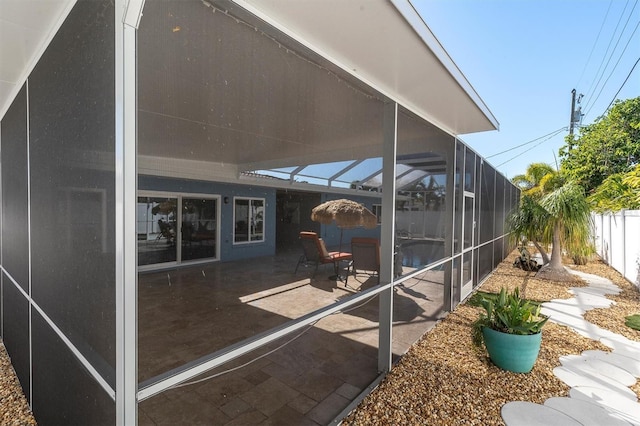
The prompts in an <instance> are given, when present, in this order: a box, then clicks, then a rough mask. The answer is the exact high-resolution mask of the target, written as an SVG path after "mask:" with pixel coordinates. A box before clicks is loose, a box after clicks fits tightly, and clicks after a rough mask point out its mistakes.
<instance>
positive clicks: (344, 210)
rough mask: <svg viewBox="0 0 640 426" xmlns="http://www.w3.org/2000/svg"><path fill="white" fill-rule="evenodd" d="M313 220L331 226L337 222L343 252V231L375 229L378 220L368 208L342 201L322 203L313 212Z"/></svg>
mask: <svg viewBox="0 0 640 426" xmlns="http://www.w3.org/2000/svg"><path fill="white" fill-rule="evenodd" d="M311 220H313V221H315V222H320V223H322V224H324V225H329V224H331V223H332V222H334V221H335V223H336V225H337V226H338V227H339V228H340V249H339V251H342V230H343V229H344V228H347V229H350V228H356V227H358V226H363V227H365V228H369V229H371V228H375V227H376V226H377V225H378V218H377V217H376V215H375V214H373V213H372V212H371V210H369V209H368V208H366V207H365V206H363V205H362V204H360V203H356V202H355V201H351V200H346V199H344V198H343V199H340V200H331V201H327V202H325V203H322V204H320V205H318V206H316V207H314V208H313V209H312V210H311Z"/></svg>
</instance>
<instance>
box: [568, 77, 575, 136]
mask: <svg viewBox="0 0 640 426" xmlns="http://www.w3.org/2000/svg"><path fill="white" fill-rule="evenodd" d="M575 112H576V89H573V90H572V91H571V116H570V118H569V134H570V135H571V136H573V125H574V123H575V121H574V118H575Z"/></svg>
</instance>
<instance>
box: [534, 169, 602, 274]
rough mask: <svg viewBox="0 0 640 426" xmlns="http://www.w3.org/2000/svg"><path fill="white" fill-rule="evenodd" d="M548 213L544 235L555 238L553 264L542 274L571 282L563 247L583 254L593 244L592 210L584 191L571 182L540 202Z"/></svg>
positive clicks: (541, 271) (550, 263)
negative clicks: (583, 249)
mask: <svg viewBox="0 0 640 426" xmlns="http://www.w3.org/2000/svg"><path fill="white" fill-rule="evenodd" d="M540 206H541V207H542V208H543V209H544V210H545V211H546V213H547V215H548V216H546V220H547V223H546V226H545V227H544V233H545V235H546V236H547V238H548V237H549V236H551V244H552V249H551V261H550V262H549V264H548V265H546V266H544V267H543V268H542V269H540V271H539V272H538V273H539V274H541V275H545V276H547V277H548V278H552V277H553V279H558V280H569V279H570V277H569V273H568V272H567V271H566V269H565V268H564V266H562V248H563V247H564V248H566V249H567V251H568V252H570V253H572V252H576V251H580V249H582V248H583V247H585V246H588V245H589V239H590V236H591V209H590V207H589V203H588V202H587V198H586V196H585V193H584V189H582V187H581V186H579V185H577V184H575V183H572V182H568V183H565V184H564V185H562V186H561V187H560V188H557V189H556V190H554V191H553V192H550V193H549V194H546V195H545V196H543V197H542V199H541V200H540Z"/></svg>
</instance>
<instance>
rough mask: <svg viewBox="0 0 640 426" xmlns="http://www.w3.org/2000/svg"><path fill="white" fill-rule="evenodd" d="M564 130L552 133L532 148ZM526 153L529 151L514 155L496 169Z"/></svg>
mask: <svg viewBox="0 0 640 426" xmlns="http://www.w3.org/2000/svg"><path fill="white" fill-rule="evenodd" d="M565 129H566V127H563V128H562V129H560V130H558V131H556V132H554V133H553V134H551V135H550V136H549V137H548V138H546V139H544V140H542V141H540V142H539V143H537V144H535V145H534V146H533V147H532V148H535V147H537V146H540V145H542V144H543V143H544V142H546V141H548V140H549V139H551V138H552V137H554V136H556V135H557V134H558V133H560V132H561V131H563V130H565ZM538 139H539V138H538ZM527 152H529V151H523V152H521V153H520V154H517V155H514V156H513V157H511V158H509V159H508V160H507V161H505V162H503V163H500V164H498V165H497V166H496V169H497V168H498V167H500V166H504V165H505V164H507V163H508V162H510V161H512V160H515V159H516V158H518V157H520V156H521V155H524V154H526V153H527Z"/></svg>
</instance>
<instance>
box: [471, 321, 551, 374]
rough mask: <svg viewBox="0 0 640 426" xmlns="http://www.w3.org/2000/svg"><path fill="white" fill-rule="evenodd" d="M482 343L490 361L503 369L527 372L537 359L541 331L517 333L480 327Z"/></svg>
mask: <svg viewBox="0 0 640 426" xmlns="http://www.w3.org/2000/svg"><path fill="white" fill-rule="evenodd" d="M482 334H483V336H484V345H485V347H486V348H487V352H488V353H489V357H490V358H491V361H493V363H494V364H495V365H497V366H498V367H500V368H502V369H503V370H507V371H513V372H514V373H528V372H529V371H531V369H532V368H533V364H535V363H536V359H538V352H540V344H541V343H542V333H538V334H530V335H518V334H508V333H502V332H500V331H495V330H492V329H490V328H487V327H484V328H483V329H482Z"/></svg>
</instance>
